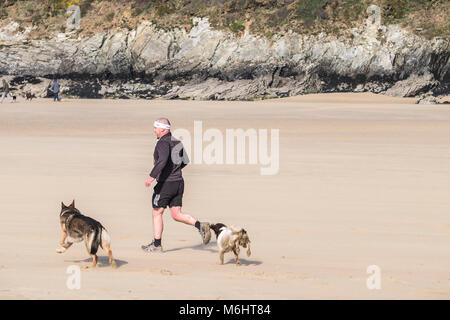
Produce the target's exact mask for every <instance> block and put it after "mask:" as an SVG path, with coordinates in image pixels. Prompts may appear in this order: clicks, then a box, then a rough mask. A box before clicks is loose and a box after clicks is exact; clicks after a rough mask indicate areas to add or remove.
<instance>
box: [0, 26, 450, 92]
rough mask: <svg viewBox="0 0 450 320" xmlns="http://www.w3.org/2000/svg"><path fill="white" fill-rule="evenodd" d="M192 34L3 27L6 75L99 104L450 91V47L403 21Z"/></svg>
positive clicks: (0, 65) (202, 29)
mask: <svg viewBox="0 0 450 320" xmlns="http://www.w3.org/2000/svg"><path fill="white" fill-rule="evenodd" d="M193 22H194V26H193V28H192V29H191V30H190V32H186V31H185V30H184V29H173V30H170V31H165V30H161V29H158V28H157V27H156V26H154V25H153V24H151V23H150V22H143V23H141V24H140V25H139V26H138V27H137V28H136V29H135V30H127V29H116V30H112V31H109V32H106V33H99V34H95V35H94V36H92V37H89V38H74V37H72V35H71V34H58V35H57V36H55V37H54V38H52V39H47V40H28V38H27V32H29V30H28V29H26V30H22V31H21V32H19V31H18V29H19V28H18V24H10V25H8V26H7V27H5V28H2V29H0V74H1V75H8V76H9V79H10V80H11V83H12V87H13V88H14V89H16V90H17V91H18V92H21V93H23V92H25V91H32V92H34V93H36V94H38V95H40V96H45V95H47V90H46V86H47V85H48V82H49V79H51V78H54V77H56V78H58V79H60V82H61V83H62V84H63V89H64V90H63V94H66V95H72V96H79V97H89V98H100V97H115V98H155V97H163V98H167V99H176V98H179V99H212V100H249V99H258V98H270V97H285V96H292V95H298V94H305V93H313V92H314V93H315V92H336V91H354V92H361V91H371V92H375V93H384V94H389V95H394V96H418V95H421V94H424V93H431V94H433V95H435V96H437V95H444V94H448V93H449V82H450V73H449V67H450V61H449V57H450V41H449V39H443V38H434V39H432V40H426V39H425V38H421V37H419V36H417V35H412V34H410V33H407V32H406V31H404V30H402V29H401V28H400V27H399V26H397V25H388V26H384V25H381V24H380V23H379V22H378V21H377V20H376V19H370V18H369V19H368V20H367V23H366V25H364V26H361V27H359V28H353V29H351V30H348V35H349V36H347V37H342V38H337V37H335V36H332V35H326V34H324V33H321V34H319V35H316V36H306V35H302V34H298V33H294V32H285V33H282V34H277V35H275V36H273V37H272V38H270V39H268V38H265V37H263V36H255V35H252V34H249V33H248V32H245V33H244V34H243V35H241V36H237V35H235V34H234V33H231V32H226V31H220V30H214V29H213V28H212V27H211V26H210V24H209V22H208V19H207V18H195V19H194V21H193Z"/></svg>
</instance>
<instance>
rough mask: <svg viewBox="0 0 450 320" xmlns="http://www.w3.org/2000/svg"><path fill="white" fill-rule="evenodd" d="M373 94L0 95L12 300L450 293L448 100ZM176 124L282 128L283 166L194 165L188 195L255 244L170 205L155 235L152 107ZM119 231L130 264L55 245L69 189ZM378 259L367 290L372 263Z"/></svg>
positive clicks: (2, 274)
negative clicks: (225, 248)
mask: <svg viewBox="0 0 450 320" xmlns="http://www.w3.org/2000/svg"><path fill="white" fill-rule="evenodd" d="M414 102H415V100H414V99H400V98H391V97H387V96H379V95H374V94H367V93H362V94H357V93H353V94H352V93H349V94H318V95H309V96H300V97H291V98H286V99H275V100H263V101H253V102H219V101H164V100H63V101H62V102H60V103H54V102H53V101H52V100H51V99H38V100H33V101H32V102H25V101H24V100H23V99H20V101H18V102H17V103H10V102H9V101H8V100H6V101H5V102H4V103H3V104H0V150H1V156H0V168H1V169H0V179H1V181H2V184H1V186H0V194H1V201H0V226H1V229H2V231H1V232H0V299H449V298H450V214H449V213H450V197H449V190H450V106H449V105H416V104H414ZM161 116H165V117H167V118H169V119H170V121H171V122H172V126H173V128H174V129H177V128H184V129H187V130H188V131H192V130H193V128H194V121H202V124H203V129H204V130H206V129H208V128H214V129H218V130H219V131H220V132H225V131H226V129H229V128H232V129H237V128H242V129H244V130H246V129H249V128H253V129H269V130H270V129H279V171H278V173H277V174H274V175H261V174H260V167H261V166H260V165H259V164H249V163H246V164H239V165H237V164H236V165H232V164H206V163H202V164H196V163H192V164H190V165H188V166H187V167H186V168H185V169H184V170H183V175H184V179H185V193H184V199H183V208H184V210H185V211H186V212H188V213H190V214H192V215H193V216H194V217H196V218H198V219H199V220H201V221H210V222H223V223H226V224H229V225H236V226H242V227H244V228H245V229H246V230H247V231H248V233H249V236H250V239H251V241H252V255H251V256H250V257H247V256H246V255H245V252H244V250H242V251H241V255H240V256H241V261H242V265H241V266H236V265H235V264H234V260H233V255H232V254H230V253H229V254H226V255H225V264H224V265H220V264H219V255H218V250H217V246H216V241H215V237H214V236H213V238H212V241H211V242H210V244H208V245H206V246H204V245H202V244H201V238H200V235H199V234H198V232H197V230H196V229H195V228H193V227H190V226H187V225H184V224H181V223H177V222H175V221H173V220H172V218H171V216H170V212H169V211H168V210H167V211H166V213H165V214H164V228H165V229H164V234H163V245H164V249H165V252H164V253H162V254H153V253H144V252H143V251H142V250H141V249H140V246H141V245H142V244H146V243H149V241H150V240H151V239H152V215H151V196H152V190H151V189H149V188H145V186H144V182H145V180H146V179H147V177H148V173H149V172H150V170H151V168H152V164H153V159H152V155H153V149H154V146H155V144H156V138H155V136H154V134H153V126H152V124H153V121H154V120H155V119H156V118H158V117H161ZM73 199H75V201H76V205H77V207H78V208H79V209H80V210H81V212H82V213H84V214H86V215H88V216H91V217H93V218H95V219H97V220H99V221H101V222H102V224H103V225H104V226H105V227H106V228H107V229H108V231H109V232H110V234H111V238H112V250H113V254H114V256H115V258H116V259H117V263H118V265H119V268H117V269H112V268H110V267H109V266H108V264H107V261H108V260H107V254H106V252H104V251H102V250H100V251H99V256H100V265H99V266H98V267H97V268H96V269H92V270H82V271H81V288H80V289H78V290H77V289H75V290H71V289H69V288H68V287H67V279H68V277H69V274H68V273H67V268H68V267H69V266H71V265H76V266H80V267H82V266H84V265H88V264H90V258H89V256H88V255H87V252H86V249H85V247H84V244H83V243H80V244H75V245H73V246H72V247H71V248H70V249H69V250H68V251H67V252H66V253H64V254H57V253H56V248H58V242H59V239H60V233H61V231H60V226H59V212H60V209H61V202H62V201H64V202H65V203H66V204H69V203H70V202H71V201H72V200H73ZM373 265H375V266H378V267H379V270H380V284H381V287H380V288H379V289H369V288H368V286H367V279H368V278H369V277H370V276H371V274H369V273H368V272H367V268H368V267H369V266H373Z"/></svg>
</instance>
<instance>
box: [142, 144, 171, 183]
mask: <svg viewBox="0 0 450 320" xmlns="http://www.w3.org/2000/svg"><path fill="white" fill-rule="evenodd" d="M156 152H157V154H158V161H156V162H155V165H154V167H153V169H152V171H151V172H150V178H148V179H147V181H145V185H146V186H147V187H148V186H150V184H151V183H152V182H153V180H155V179H157V178H158V177H159V175H160V174H161V172H162V171H163V169H164V167H165V166H166V164H167V161H168V160H169V157H170V146H169V144H168V143H167V142H162V143H158V144H157V145H156Z"/></svg>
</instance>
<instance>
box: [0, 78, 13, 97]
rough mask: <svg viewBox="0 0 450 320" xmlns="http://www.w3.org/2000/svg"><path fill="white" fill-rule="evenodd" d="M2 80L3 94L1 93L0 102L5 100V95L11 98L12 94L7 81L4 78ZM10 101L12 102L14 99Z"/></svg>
mask: <svg viewBox="0 0 450 320" xmlns="http://www.w3.org/2000/svg"><path fill="white" fill-rule="evenodd" d="M2 82H3V94H2V98H1V100H0V103H3V100H5V98H6V97H10V98H11V99H13V96H12V95H11V93H10V92H9V84H8V82H6V81H5V79H3V80H2ZM11 102H14V99H13V101H11Z"/></svg>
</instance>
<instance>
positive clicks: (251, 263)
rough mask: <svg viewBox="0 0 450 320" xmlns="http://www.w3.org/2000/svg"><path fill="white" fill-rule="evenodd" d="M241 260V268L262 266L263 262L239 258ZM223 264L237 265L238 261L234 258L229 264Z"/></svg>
mask: <svg viewBox="0 0 450 320" xmlns="http://www.w3.org/2000/svg"><path fill="white" fill-rule="evenodd" d="M239 260H240V261H241V264H240V265H241V266H259V265H260V264H262V261H256V260H253V261H250V260H247V259H242V258H239ZM223 264H224V265H225V264H236V261H235V260H234V258H233V259H230V260H229V261H228V262H224V263H223Z"/></svg>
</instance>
